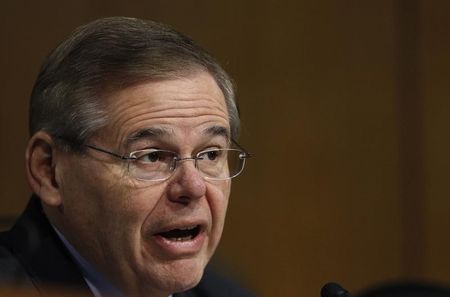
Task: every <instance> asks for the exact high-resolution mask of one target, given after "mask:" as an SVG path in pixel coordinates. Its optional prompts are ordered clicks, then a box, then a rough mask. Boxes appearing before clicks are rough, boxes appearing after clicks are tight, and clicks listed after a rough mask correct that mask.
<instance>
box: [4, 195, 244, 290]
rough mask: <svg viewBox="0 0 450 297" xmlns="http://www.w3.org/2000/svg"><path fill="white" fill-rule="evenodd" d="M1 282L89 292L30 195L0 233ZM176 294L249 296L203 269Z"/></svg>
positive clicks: (78, 271)
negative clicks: (187, 287) (189, 286)
mask: <svg viewBox="0 0 450 297" xmlns="http://www.w3.org/2000/svg"><path fill="white" fill-rule="evenodd" d="M0 284H4V285H11V286H13V287H21V288H27V289H30V288H31V289H33V290H37V291H38V292H39V293H40V294H41V295H42V296H46V295H47V294H49V292H54V289H55V288H64V289H74V290H76V291H78V292H80V293H85V294H88V295H90V296H93V294H92V293H91V292H90V290H89V287H88V286H87V284H86V282H85V280H84V278H83V277H82V275H81V272H80V270H79V269H78V267H77V265H76V264H75V262H74V261H73V260H72V258H71V256H70V254H69V253H68V251H67V250H66V248H65V246H64V245H63V243H62V242H61V240H60V239H59V237H58V235H57V234H56V233H55V231H54V230H53V228H52V226H51V225H50V223H49V221H48V220H47V217H46V216H45V214H44V212H43V211H42V207H41V203H40V200H39V198H38V197H35V196H34V197H32V198H31V200H30V202H29V204H28V206H27V208H26V209H25V212H24V213H23V214H22V215H21V217H20V218H19V219H18V221H17V222H16V224H15V225H14V226H13V228H12V229H11V230H10V231H8V232H3V233H0ZM174 296H175V297H251V296H252V295H251V294H249V293H248V292H246V291H245V290H243V289H242V288H240V287H238V286H236V285H235V284H234V283H232V282H230V281H228V280H226V279H224V278H222V277H219V276H218V275H216V274H214V273H213V272H212V271H209V270H206V271H205V274H204V276H203V278H202V280H201V281H200V283H199V284H198V285H197V286H196V287H195V288H193V289H191V290H189V291H187V292H184V293H178V294H175V295H174Z"/></svg>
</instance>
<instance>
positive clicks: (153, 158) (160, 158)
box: [135, 150, 174, 164]
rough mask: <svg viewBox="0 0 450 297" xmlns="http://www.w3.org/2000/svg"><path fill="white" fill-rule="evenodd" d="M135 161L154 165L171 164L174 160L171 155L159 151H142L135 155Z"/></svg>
mask: <svg viewBox="0 0 450 297" xmlns="http://www.w3.org/2000/svg"><path fill="white" fill-rule="evenodd" d="M135 156H136V161H138V162H140V163H144V164H154V163H158V162H163V163H167V162H171V160H172V159H173V158H174V156H173V153H171V152H168V151H160V150H143V151H138V152H136V154H135Z"/></svg>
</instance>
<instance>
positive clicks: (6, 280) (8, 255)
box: [0, 234, 31, 286]
mask: <svg viewBox="0 0 450 297" xmlns="http://www.w3.org/2000/svg"><path fill="white" fill-rule="evenodd" d="M2 235H3V234H2ZM1 237H2V236H1V235H0V238H1ZM1 242H2V240H0V268H1V269H0V283H1V284H2V285H8V284H11V285H15V286H17V285H20V284H24V285H25V284H26V285H28V284H31V283H30V281H29V277H28V274H27V272H26V270H25V268H24V267H23V266H22V264H21V263H20V262H19V260H18V259H17V258H16V257H15V255H14V254H13V253H12V252H11V250H10V249H9V248H8V247H7V246H5V245H4V244H2V243H1Z"/></svg>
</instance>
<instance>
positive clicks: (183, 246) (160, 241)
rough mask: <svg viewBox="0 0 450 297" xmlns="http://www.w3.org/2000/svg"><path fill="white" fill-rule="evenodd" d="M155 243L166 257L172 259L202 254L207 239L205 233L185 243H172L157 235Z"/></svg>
mask: <svg viewBox="0 0 450 297" xmlns="http://www.w3.org/2000/svg"><path fill="white" fill-rule="evenodd" d="M154 238H155V243H156V245H157V246H158V247H159V248H160V249H161V250H162V252H163V253H164V254H165V255H168V256H171V257H186V256H192V255H195V254H197V253H198V252H200V250H201V249H202V246H203V243H204V242H205V239H206V234H205V232H204V231H202V232H200V233H199V234H197V236H196V237H194V238H192V239H189V240H184V241H172V240H169V239H167V238H165V237H163V236H160V235H155V236H154Z"/></svg>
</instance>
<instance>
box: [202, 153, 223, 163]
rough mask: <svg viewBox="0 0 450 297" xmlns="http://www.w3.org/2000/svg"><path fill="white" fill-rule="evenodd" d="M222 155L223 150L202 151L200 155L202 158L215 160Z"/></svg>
mask: <svg viewBox="0 0 450 297" xmlns="http://www.w3.org/2000/svg"><path fill="white" fill-rule="evenodd" d="M221 155H222V151H221V150H209V151H206V152H201V153H200V154H199V155H198V157H199V159H202V160H208V161H215V160H217V159H218V158H220V157H221Z"/></svg>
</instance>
